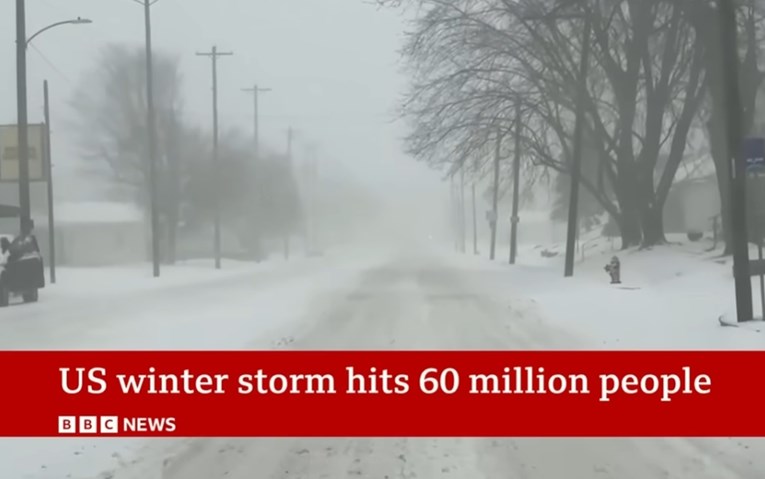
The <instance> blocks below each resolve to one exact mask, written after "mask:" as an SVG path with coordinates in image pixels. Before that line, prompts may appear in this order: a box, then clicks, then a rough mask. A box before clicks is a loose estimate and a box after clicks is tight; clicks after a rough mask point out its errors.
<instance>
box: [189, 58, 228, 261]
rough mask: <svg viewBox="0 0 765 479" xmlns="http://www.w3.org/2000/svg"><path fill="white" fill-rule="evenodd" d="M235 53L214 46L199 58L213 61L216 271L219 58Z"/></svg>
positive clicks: (217, 247)
mask: <svg viewBox="0 0 765 479" xmlns="http://www.w3.org/2000/svg"><path fill="white" fill-rule="evenodd" d="M233 54H234V53H233V52H219V51H218V47H216V46H213V47H212V49H211V50H210V51H209V52H199V53H197V56H200V57H210V59H211V60H212V108H213V172H214V175H215V176H214V182H213V184H214V185H215V191H214V194H213V198H214V202H215V232H214V235H215V239H214V248H215V269H220V267H221V245H220V243H221V238H220V236H221V232H220V229H221V228H220V224H221V219H220V217H221V212H220V201H219V194H220V189H221V188H222V187H223V185H221V184H220V161H219V160H220V159H219V157H218V57H222V56H231V55H233Z"/></svg>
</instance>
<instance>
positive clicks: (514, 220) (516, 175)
mask: <svg viewBox="0 0 765 479" xmlns="http://www.w3.org/2000/svg"><path fill="white" fill-rule="evenodd" d="M520 187H521V101H520V99H518V100H516V105H515V159H514V161H513V214H512V216H511V218H510V264H515V258H516V256H517V254H518V221H519V218H518V206H519V205H518V202H519V198H518V197H519V196H520Z"/></svg>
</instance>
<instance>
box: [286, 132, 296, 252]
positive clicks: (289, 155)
mask: <svg viewBox="0 0 765 479" xmlns="http://www.w3.org/2000/svg"><path fill="white" fill-rule="evenodd" d="M293 138H294V132H293V130H292V127H291V126H290V127H289V128H287V172H288V173H291V172H292V140H293ZM284 259H285V260H289V259H290V231H289V228H288V227H287V225H286V224H285V231H284Z"/></svg>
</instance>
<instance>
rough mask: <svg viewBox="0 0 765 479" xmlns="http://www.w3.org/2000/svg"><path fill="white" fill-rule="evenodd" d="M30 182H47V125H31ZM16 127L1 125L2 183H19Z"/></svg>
mask: <svg viewBox="0 0 765 479" xmlns="http://www.w3.org/2000/svg"><path fill="white" fill-rule="evenodd" d="M28 131H29V181H45V168H44V164H43V157H44V153H45V150H44V148H43V147H44V145H45V143H44V141H45V140H44V138H45V135H44V132H45V125H42V124H39V125H29V128H28ZM18 139H19V134H18V128H17V126H16V125H0V182H14V183H16V182H18V181H19V153H18V152H19V145H18V143H19V142H18Z"/></svg>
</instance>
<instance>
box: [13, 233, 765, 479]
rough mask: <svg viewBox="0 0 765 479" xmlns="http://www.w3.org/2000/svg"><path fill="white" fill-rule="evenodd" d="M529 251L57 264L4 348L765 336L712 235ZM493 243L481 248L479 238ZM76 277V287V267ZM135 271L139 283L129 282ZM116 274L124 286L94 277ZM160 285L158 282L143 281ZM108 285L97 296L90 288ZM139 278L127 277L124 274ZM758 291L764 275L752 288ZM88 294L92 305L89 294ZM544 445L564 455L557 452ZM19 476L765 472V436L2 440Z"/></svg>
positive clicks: (684, 343) (729, 340) (756, 344)
mask: <svg viewBox="0 0 765 479" xmlns="http://www.w3.org/2000/svg"><path fill="white" fill-rule="evenodd" d="M545 248H547V249H554V247H553V246H549V247H548V246H545V247H542V248H535V247H533V246H530V247H523V248H521V251H520V256H519V262H520V264H519V265H516V266H513V267H511V266H509V265H507V260H506V258H507V255H506V251H499V252H498V258H501V259H498V260H497V261H495V262H493V263H492V262H489V261H488V260H487V259H486V258H485V253H484V256H472V255H467V256H463V255H455V254H454V253H452V252H451V251H448V250H447V251H442V250H439V249H438V248H435V246H434V245H427V246H426V247H425V248H419V249H417V248H415V247H408V248H391V249H389V250H380V251H379V252H378V253H377V254H374V255H368V254H366V253H363V252H356V253H355V254H353V255H350V254H348V253H347V252H345V251H338V252H333V253H332V254H329V255H327V256H326V257H323V258H312V259H301V260H296V261H294V262H290V263H283V262H278V263H273V264H270V263H265V264H262V265H245V264H242V265H234V264H232V265H231V267H228V266H227V267H226V269H224V270H223V271H214V270H212V269H211V268H210V266H209V265H206V264H198V265H197V264H192V265H185V266H180V267H178V268H177V269H174V270H172V271H171V270H170V269H168V271H167V273H166V274H165V275H164V277H163V278H161V279H159V280H154V279H151V278H149V277H147V276H148V275H149V273H150V271H148V270H146V269H140V270H132V269H129V268H128V269H125V270H121V271H118V270H102V271H62V272H61V276H60V283H61V286H54V287H52V288H50V289H49V290H46V292H45V295H43V296H42V301H41V303H39V304H37V305H28V306H24V307H13V308H9V309H8V310H6V311H3V312H2V313H1V314H2V316H0V347H2V348H24V349H36V348H46V349H49V348H67V349H68V348H137V349H142V348H145V349H149V348H151V349H153V348H170V349H173V348H178V349H213V348H214V349H221V348H223V349H229V348H287V349H351V348H352V349H553V348H565V349H573V348H609V349H617V348H661V349H682V348H694V349H696V348H708V349H720V348H725V349H731V348H747V349H751V348H756V349H760V348H762V347H763V346H764V345H765V334H762V333H760V332H758V329H757V328H758V326H756V325H751V326H748V327H746V328H722V327H720V325H719V323H718V322H717V316H718V315H720V314H722V313H725V312H728V311H731V310H732V305H733V299H732V296H733V292H732V279H731V273H730V265H724V264H719V263H718V262H716V261H717V259H716V257H715V253H714V252H706V251H705V249H706V248H707V245H706V244H702V243H695V244H682V245H668V246H662V247H657V248H654V249H653V250H652V251H641V252H636V251H628V252H624V253H622V252H616V254H618V255H619V257H620V259H621V261H622V270H623V280H624V282H625V286H630V287H635V288H639V289H630V290H625V289H619V288H615V287H614V286H611V285H609V284H608V277H607V275H606V274H605V272H604V271H603V265H604V264H605V263H606V262H607V261H608V260H609V259H610V257H611V255H613V254H614V252H613V251H611V247H610V244H609V242H607V241H604V242H601V244H599V245H596V246H592V247H591V248H590V249H588V250H587V253H586V255H585V259H584V261H583V262H579V263H578V264H577V270H576V276H575V278H572V279H564V278H563V277H562V276H563V275H562V270H563V268H562V258H559V257H556V258H551V259H543V258H542V257H541V256H540V251H541V250H542V249H545ZM483 250H484V251H485V250H486V248H485V246H484V247H483ZM75 277H77V278H78V281H77V283H81V284H80V286H79V287H78V286H75V284H74V283H75V281H74V278H75ZM130 278H133V279H130ZM115 282H121V283H123V284H124V286H125V287H124V288H120V287H115V286H114V285H107V284H101V285H98V284H96V283H115ZM149 283H151V285H148V284H149ZM89 285H90V286H92V287H93V288H94V290H99V288H102V289H100V290H99V291H101V292H102V293H103V294H99V295H93V296H95V299H94V298H93V297H90V296H89V295H87V294H85V293H83V291H81V288H80V287H82V286H89ZM130 285H132V286H130ZM756 294H758V288H757V287H756V285H755V298H757V296H756ZM86 299H87V302H86V301H85V300H86ZM550 457H555V458H556V460H555V461H551V460H550ZM0 464H2V465H3V470H4V471H12V472H11V474H10V475H9V476H6V474H3V475H2V477H9V478H10V479H53V478H62V477H66V478H70V479H96V478H98V479H106V478H110V479H145V478H162V479H209V478H213V477H226V478H229V479H240V478H241V479H244V478H253V477H254V478H272V477H279V478H285V479H288V478H299V477H301V478H314V477H315V478H319V477H331V478H336V477H337V478H339V477H380V478H382V477H385V476H388V477H415V475H416V476H417V477H441V476H443V475H445V474H446V473H447V472H448V473H450V474H455V475H458V476H459V477H470V478H479V477H480V478H487V479H489V478H491V479H493V478H496V477H527V478H531V479H557V478H558V477H567V478H573V479H589V478H591V477H594V476H598V477H614V478H619V479H623V478H640V479H647V478H657V479H658V478H666V477H672V478H689V479H690V478H693V479H703V478H709V479H711V478H715V479H718V478H723V479H725V478H750V477H751V478H755V477H765V441H762V440H746V441H744V440H737V439H720V440H684V439H666V440H648V439H645V440H633V439H623V440H622V439H620V440H573V439H572V440H506V439H502V440H500V439H496V440H495V439H485V440H478V439H464V440H463V439H434V440H426V439H397V440H393V439H391V440H375V439H369V440H351V439H346V440H343V439H335V440H318V439H317V440H304V439H294V440H293V439H282V440H273V439H269V440H257V439H252V440H229V439H217V440H193V439H189V440H154V441H138V440H119V439H114V440H63V439H56V440H2V441H0Z"/></svg>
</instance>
